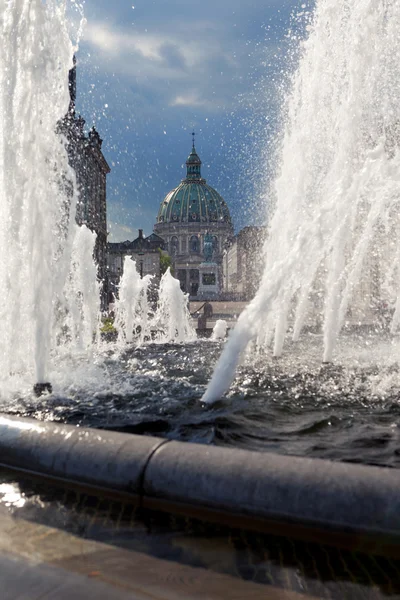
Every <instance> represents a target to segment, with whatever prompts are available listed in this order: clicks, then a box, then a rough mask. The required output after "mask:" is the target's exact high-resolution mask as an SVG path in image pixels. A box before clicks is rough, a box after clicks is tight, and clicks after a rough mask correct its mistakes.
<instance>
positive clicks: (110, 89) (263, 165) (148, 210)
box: [71, 0, 312, 241]
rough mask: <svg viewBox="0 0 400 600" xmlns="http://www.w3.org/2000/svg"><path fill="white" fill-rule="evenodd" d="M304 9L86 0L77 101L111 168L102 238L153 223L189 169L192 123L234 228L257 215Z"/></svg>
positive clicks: (304, 1) (237, 0)
mask: <svg viewBox="0 0 400 600" xmlns="http://www.w3.org/2000/svg"><path fill="white" fill-rule="evenodd" d="M71 1H72V3H73V4H74V1H73V0H71ZM311 10H312V0H201V2H200V1H197V2H194V1H193V0H132V1H128V0H113V1H110V0H86V1H85V2H84V4H83V11H84V17H85V21H86V22H85V24H84V27H83V34H82V37H81V39H80V41H79V49H78V51H77V55H76V56H77V112H78V113H80V114H81V115H82V116H83V118H84V119H85V120H86V126H87V128H90V127H91V126H92V125H95V126H96V128H97V130H98V131H99V133H100V136H101V137H102V139H103V153H104V155H105V158H106V160H107V161H108V163H109V165H110V168H111V173H110V174H109V175H108V178H107V204H108V209H107V210H108V214H107V217H108V229H109V232H110V233H109V241H123V240H127V239H129V240H132V239H134V238H136V237H137V235H138V229H139V228H140V229H143V230H144V233H145V235H149V234H150V233H151V232H152V229H153V225H154V223H155V221H156V216H157V212H158V207H159V205H160V203H161V202H162V201H163V199H164V197H165V196H166V194H167V193H168V192H169V191H170V190H171V189H173V188H175V187H176V186H177V185H178V184H179V183H180V181H181V179H182V178H183V177H184V176H185V174H186V170H185V161H186V158H187V156H188V154H189V152H190V150H191V139H192V138H191V132H192V131H195V133H196V149H197V152H198V154H199V156H200V158H201V160H202V162H203V165H202V175H203V177H204V178H205V179H206V180H207V183H209V184H210V185H212V186H213V187H214V188H215V189H217V191H218V192H219V193H220V194H221V195H222V196H223V197H224V199H225V200H226V202H227V203H228V206H229V208H230V210H231V215H232V218H233V221H234V225H235V230H236V231H239V230H240V229H241V228H242V227H244V226H246V225H253V224H256V225H259V224H262V223H263V222H264V221H265V219H266V216H267V214H268V197H269V182H270V180H271V178H272V177H273V173H274V168H275V166H274V165H275V164H276V155H277V154H276V147H277V145H278V144H277V140H278V139H279V131H280V129H281V127H280V117H279V115H280V106H281V104H282V97H283V95H284V93H285V90H286V89H287V87H288V73H290V72H291V70H293V68H294V67H293V65H294V64H295V60H294V58H293V55H295V49H296V48H297V47H298V45H299V39H301V37H302V36H303V24H304V19H305V18H306V17H305V16H304V15H307V14H310V11H311ZM76 16H77V13H76V15H75V17H76Z"/></svg>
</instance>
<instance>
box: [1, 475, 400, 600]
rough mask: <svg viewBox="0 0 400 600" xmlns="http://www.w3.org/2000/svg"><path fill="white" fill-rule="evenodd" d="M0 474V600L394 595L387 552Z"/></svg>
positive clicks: (395, 573)
mask: <svg viewBox="0 0 400 600" xmlns="http://www.w3.org/2000/svg"><path fill="white" fill-rule="evenodd" d="M0 475H1V480H0V481H1V482H0V502H1V504H0V589H2V590H4V593H3V592H2V594H1V598H2V600H17V599H22V598H29V600H39V598H40V599H42V598H46V599H54V600H55V599H57V600H63V599H64V598H70V597H74V598H77V599H78V600H79V599H80V598H82V599H83V598H85V599H86V600H87V599H88V598H89V599H90V598H96V600H97V599H100V600H102V599H103V598H104V599H106V598H110V597H112V598H113V599H116V600H120V599H121V600H123V599H125V598H133V599H144V598H146V599H147V600H148V599H149V598H152V599H160V600H161V599H162V600H167V599H171V600H173V599H182V600H183V599H185V600H190V599H192V598H193V599H195V598H196V599H202V598H204V599H205V598H207V599H216V600H219V599H238V600H239V599H240V600H242V599H244V598H246V599H247V598H254V599H258V598H260V599H261V598H263V599H273V600H275V599H276V600H278V599H283V600H285V599H286V600H301V599H303V600H305V599H306V598H327V599H328V598H329V599H333V600H336V599H337V600H342V599H346V598H348V599H351V600H353V599H360V600H361V599H363V600H365V599H366V600H368V599H370V598H371V599H374V600H377V599H380V598H382V599H383V598H387V597H390V598H400V561H397V560H394V559H391V558H387V557H383V556H367V555H365V554H361V553H359V552H357V549H356V548H354V550H353V551H343V550H340V549H338V548H330V547H328V546H323V545H320V544H318V545H317V544H309V543H300V542H297V541H294V540H291V539H287V538H284V537H276V536H271V535H264V534H263V535H259V534H257V533H254V532H244V531H239V530H234V529H228V528H226V527H220V526H217V525H215V524H214V525H212V524H207V523H203V522H199V521H196V520H193V519H185V518H180V517H174V516H171V515H166V514H161V513H150V512H144V511H140V510H137V509H135V507H134V506H133V505H129V504H127V503H120V502H117V501H114V500H110V499H107V498H101V497H92V496H88V495H85V494H82V493H78V492H77V491H74V490H73V489H62V488H55V487H49V486H48V485H47V484H46V485H44V484H38V483H35V482H33V481H32V480H28V479H27V480H22V479H18V481H17V480H16V479H15V476H12V475H10V474H7V473H6V472H3V473H1V474H0ZM27 594H28V595H27Z"/></svg>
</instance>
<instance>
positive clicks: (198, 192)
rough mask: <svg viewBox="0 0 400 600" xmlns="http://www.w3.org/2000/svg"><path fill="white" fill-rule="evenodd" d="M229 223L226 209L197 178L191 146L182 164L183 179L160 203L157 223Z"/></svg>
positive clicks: (197, 167) (197, 165)
mask: <svg viewBox="0 0 400 600" xmlns="http://www.w3.org/2000/svg"><path fill="white" fill-rule="evenodd" d="M196 221H197V222H201V223H204V222H205V223H210V222H221V221H222V222H225V223H231V216H230V214H229V209H228V206H227V204H226V202H225V200H224V199H223V198H222V196H220V194H218V192H217V191H216V190H214V188H212V187H211V186H210V185H207V183H206V180H205V179H202V177H201V160H200V158H199V156H198V154H197V152H196V149H195V147H194V144H193V148H192V151H191V153H190V154H189V156H188V159H187V161H186V178H185V179H183V180H182V182H181V183H180V185H178V187H177V188H175V189H174V190H172V191H171V192H169V194H167V195H166V196H165V198H164V200H163V202H161V205H160V209H159V211H158V215H157V223H177V222H181V223H182V222H184V223H188V222H189V223H190V222H192V223H193V222H196Z"/></svg>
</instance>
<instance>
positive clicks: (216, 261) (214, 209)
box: [154, 134, 233, 299]
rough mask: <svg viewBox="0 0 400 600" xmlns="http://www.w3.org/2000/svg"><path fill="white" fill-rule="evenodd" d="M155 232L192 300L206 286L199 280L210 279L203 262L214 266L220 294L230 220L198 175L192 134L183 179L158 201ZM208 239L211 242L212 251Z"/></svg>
mask: <svg viewBox="0 0 400 600" xmlns="http://www.w3.org/2000/svg"><path fill="white" fill-rule="evenodd" d="M154 232H155V233H156V234H157V235H159V236H160V237H162V238H163V239H164V241H165V243H166V249H167V251H168V253H169V255H170V256H171V259H172V264H173V269H174V275H175V277H176V278H177V279H179V281H180V284H181V288H182V290H183V291H184V292H187V293H189V294H190V296H191V298H192V299H193V298H196V297H198V296H199V295H201V294H200V291H201V290H202V289H204V287H202V284H204V283H207V281H203V280H201V277H202V278H203V279H204V278H205V277H207V276H208V277H210V275H207V273H204V272H203V271H204V269H203V267H204V264H205V263H206V264H207V263H208V264H209V265H210V266H211V264H212V265H213V266H214V268H215V280H214V284H215V285H214V286H213V289H214V291H215V290H216V291H217V293H218V292H220V291H221V289H222V258H223V250H224V247H225V244H226V242H227V241H228V240H229V239H230V238H231V237H232V236H233V225H232V219H231V215H230V213H229V208H228V206H227V204H226V202H225V200H224V199H223V198H222V196H221V195H220V194H219V193H218V192H217V191H216V190H215V189H214V188H213V187H211V186H210V185H208V184H207V182H206V180H205V179H203V178H202V176H201V160H200V158H199V156H198V154H197V152H196V149H195V145H194V134H193V146H192V151H191V152H190V154H189V157H188V159H187V161H186V177H185V179H183V180H182V181H181V183H180V184H179V185H178V187H176V188H175V189H173V190H172V191H170V192H169V193H168V194H167V195H166V196H165V198H164V200H163V201H162V202H161V205H160V208H159V211H158V215H157V222H156V224H155V225H154ZM209 240H212V251H211V252H210V251H209V249H208V247H209ZM205 242H206V243H205ZM206 270H207V269H206ZM209 270H210V269H208V271H209ZM212 276H213V277H214V275H212ZM199 288H200V290H199ZM203 295H204V292H203Z"/></svg>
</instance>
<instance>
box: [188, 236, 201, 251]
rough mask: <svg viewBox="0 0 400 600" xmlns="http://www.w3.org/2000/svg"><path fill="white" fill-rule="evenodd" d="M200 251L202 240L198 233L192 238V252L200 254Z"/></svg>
mask: <svg viewBox="0 0 400 600" xmlns="http://www.w3.org/2000/svg"><path fill="white" fill-rule="evenodd" d="M199 251H200V242H199V238H198V237H197V235H192V237H191V238H190V252H193V253H196V254H198V253H199Z"/></svg>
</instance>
